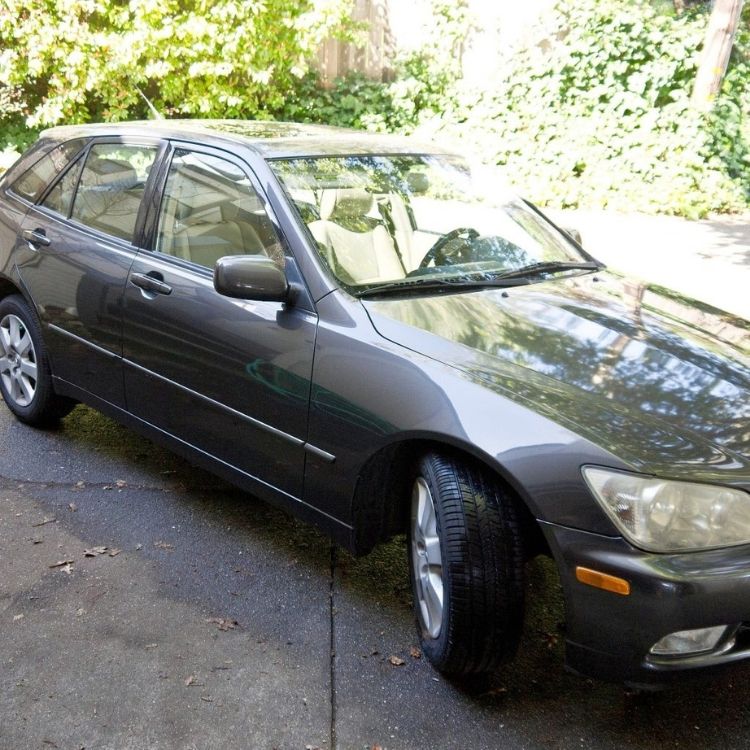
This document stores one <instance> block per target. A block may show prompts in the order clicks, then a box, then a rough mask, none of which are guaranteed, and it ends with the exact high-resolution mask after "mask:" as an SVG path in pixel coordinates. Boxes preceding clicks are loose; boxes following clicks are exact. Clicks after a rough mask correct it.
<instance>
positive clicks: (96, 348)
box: [47, 323, 120, 359]
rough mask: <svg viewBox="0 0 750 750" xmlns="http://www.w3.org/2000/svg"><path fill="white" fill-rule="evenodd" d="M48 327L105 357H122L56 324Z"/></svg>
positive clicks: (50, 324)
mask: <svg viewBox="0 0 750 750" xmlns="http://www.w3.org/2000/svg"><path fill="white" fill-rule="evenodd" d="M47 327H48V328H49V329H50V330H52V331H54V332H55V333H59V334H62V335H63V336H67V337H68V338H70V339H73V340H74V341H77V342H78V343H79V344H84V345H85V346H88V347H89V348H91V349H93V350H94V351H96V352H98V353H99V354H103V355H104V356H105V357H112V358H114V359H120V355H119V354H118V353H117V352H113V351H110V350H109V349H104V348H103V347H101V346H99V345H98V344H95V343H94V342H93V341H87V340H86V339H84V338H82V337H81V336H77V335H76V334H75V333H71V332H70V331H66V330H65V329H64V328H60V326H57V325H55V324H54V323H47Z"/></svg>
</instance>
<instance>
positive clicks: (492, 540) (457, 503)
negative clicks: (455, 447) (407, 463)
mask: <svg viewBox="0 0 750 750" xmlns="http://www.w3.org/2000/svg"><path fill="white" fill-rule="evenodd" d="M409 562H410V571H411V582H412V592H413V595H414V609H415V615H416V620H417V632H418V634H419V638H420V643H421V647H422V651H423V653H424V654H425V656H426V657H427V658H428V659H429V660H430V661H431V662H432V664H433V665H434V666H435V667H436V668H437V669H439V670H440V671H441V672H443V673H445V674H447V675H450V676H455V677H460V676H466V675H473V674H486V673H490V672H492V671H494V670H495V669H496V668H497V667H498V665H499V664H501V663H502V662H503V661H505V660H506V659H507V658H509V657H510V656H512V655H513V654H514V653H515V651H516V648H517V646H518V641H519V638H520V635H521V627H522V623H523V599H524V549H523V539H522V534H521V523H520V520H519V516H518V510H517V508H516V500H515V498H514V497H513V496H512V495H511V494H510V493H509V492H508V491H506V490H505V489H503V488H502V487H501V486H500V484H499V483H498V482H496V481H493V479H492V478H491V477H490V476H487V474H486V473H485V472H484V471H483V470H480V469H478V468H476V467H474V466H472V465H470V464H467V463H465V462H463V461H461V460H458V459H453V458H450V457H447V456H443V455H440V454H436V453H431V454H428V455H426V456H425V457H424V458H423V459H422V460H421V461H420V462H419V465H418V467H417V470H416V472H415V477H414V482H413V485H412V497H411V518H410V523H409Z"/></svg>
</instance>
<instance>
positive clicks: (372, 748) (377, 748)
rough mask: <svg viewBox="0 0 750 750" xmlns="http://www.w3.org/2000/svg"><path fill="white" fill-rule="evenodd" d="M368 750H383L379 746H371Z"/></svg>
mask: <svg viewBox="0 0 750 750" xmlns="http://www.w3.org/2000/svg"><path fill="white" fill-rule="evenodd" d="M370 750H383V748H382V747H381V746H380V745H373V746H372V747H371V748H370Z"/></svg>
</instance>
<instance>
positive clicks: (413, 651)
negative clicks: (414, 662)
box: [409, 646, 422, 659]
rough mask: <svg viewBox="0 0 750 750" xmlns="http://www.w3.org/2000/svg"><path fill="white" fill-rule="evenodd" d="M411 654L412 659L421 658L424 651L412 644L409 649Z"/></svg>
mask: <svg viewBox="0 0 750 750" xmlns="http://www.w3.org/2000/svg"><path fill="white" fill-rule="evenodd" d="M409 656H411V658H412V659H421V658H422V652H421V651H420V650H419V649H418V648H417V647H416V646H412V647H411V648H410V649H409Z"/></svg>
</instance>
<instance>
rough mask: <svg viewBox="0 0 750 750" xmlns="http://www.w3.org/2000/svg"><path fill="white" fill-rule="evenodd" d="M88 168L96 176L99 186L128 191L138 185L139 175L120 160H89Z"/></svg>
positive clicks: (96, 158) (97, 158)
mask: <svg viewBox="0 0 750 750" xmlns="http://www.w3.org/2000/svg"><path fill="white" fill-rule="evenodd" d="M86 167H87V168H88V169H90V170H91V171H92V172H93V173H94V175H95V178H94V179H95V182H96V184H97V185H106V186H107V187H112V188H117V189H119V190H127V189H128V188H131V187H133V186H134V185H136V184H137V183H138V173H137V172H136V171H135V169H134V168H133V167H132V166H131V165H130V164H129V163H128V162H126V161H121V160H120V159H102V158H100V157H95V158H93V159H89V161H88V162H87V164H86Z"/></svg>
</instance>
